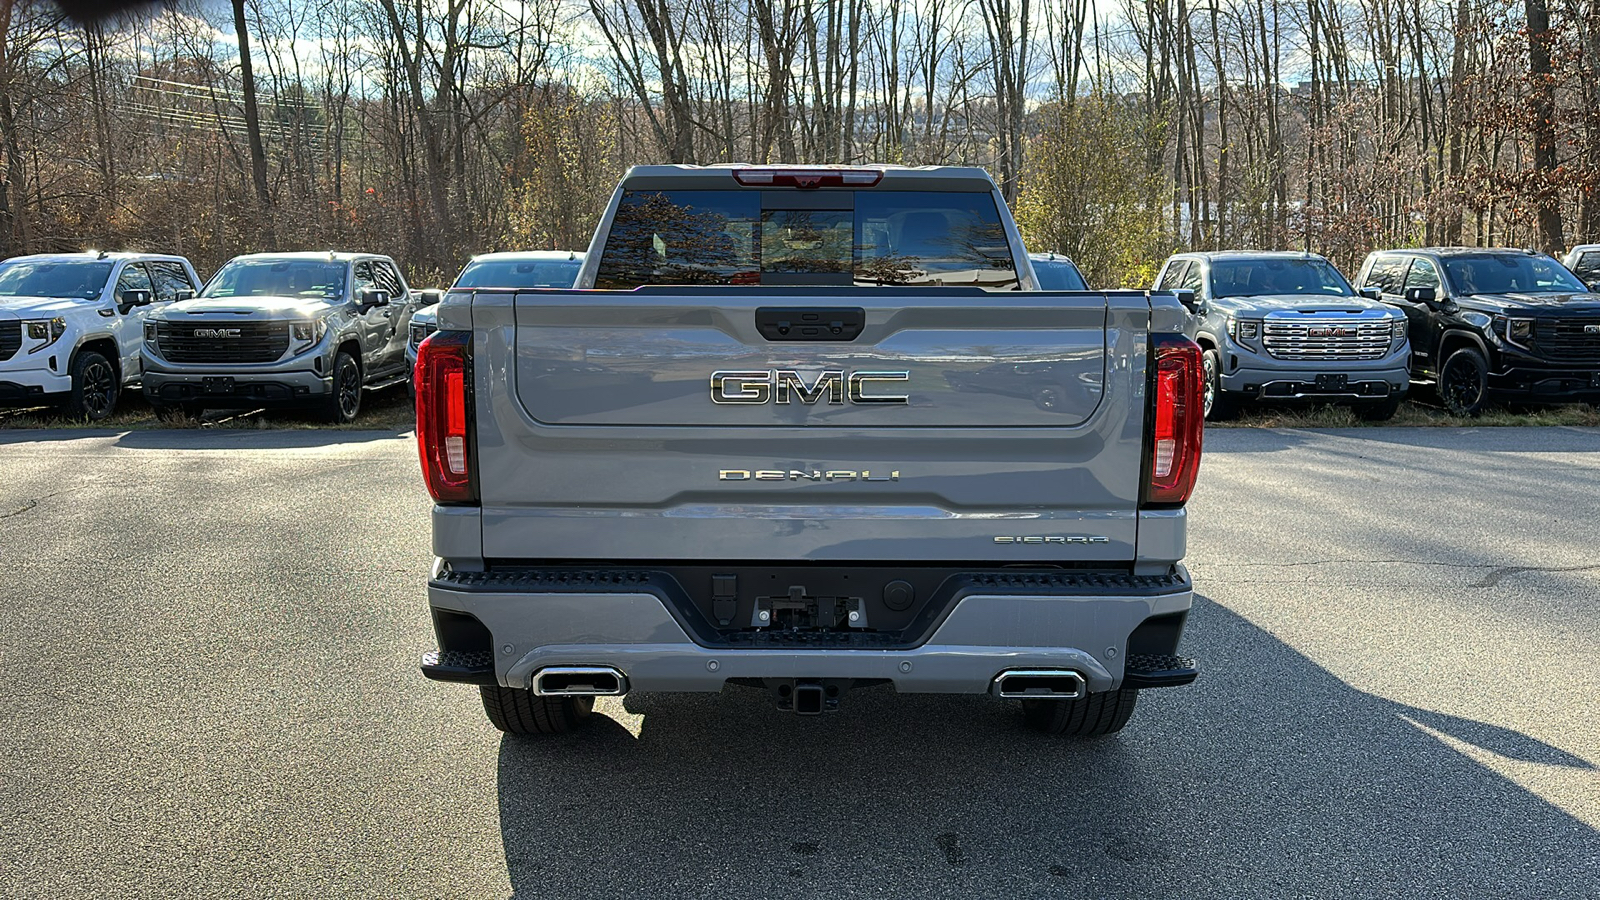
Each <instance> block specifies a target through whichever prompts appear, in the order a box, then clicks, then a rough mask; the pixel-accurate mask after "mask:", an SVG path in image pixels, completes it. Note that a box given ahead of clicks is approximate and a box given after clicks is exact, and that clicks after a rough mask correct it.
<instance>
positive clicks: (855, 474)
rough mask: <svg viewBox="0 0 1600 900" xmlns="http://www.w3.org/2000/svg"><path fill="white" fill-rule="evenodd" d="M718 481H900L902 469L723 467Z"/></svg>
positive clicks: (718, 475) (718, 474)
mask: <svg viewBox="0 0 1600 900" xmlns="http://www.w3.org/2000/svg"><path fill="white" fill-rule="evenodd" d="M717 480H718V481H899V480H900V470H899V469H895V470H894V471H892V472H890V473H889V474H887V475H874V474H872V473H871V472H870V471H868V470H866V469H860V470H857V469H829V470H827V471H823V470H821V469H723V470H722V471H720V472H718V473H717Z"/></svg>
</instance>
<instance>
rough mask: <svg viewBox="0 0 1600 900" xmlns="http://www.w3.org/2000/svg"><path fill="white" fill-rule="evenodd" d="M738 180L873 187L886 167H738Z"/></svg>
mask: <svg viewBox="0 0 1600 900" xmlns="http://www.w3.org/2000/svg"><path fill="white" fill-rule="evenodd" d="M733 177H734V180H735V181H738V182H739V183H740V184H743V185H746V186H752V187H754V186H766V185H772V186H773V187H797V188H817V187H872V186H873V185H875V184H877V183H878V182H879V181H882V180H883V170H882V169H846V168H842V167H834V166H799V167H795V168H757V167H754V166H751V167H747V168H742V169H734V170H733Z"/></svg>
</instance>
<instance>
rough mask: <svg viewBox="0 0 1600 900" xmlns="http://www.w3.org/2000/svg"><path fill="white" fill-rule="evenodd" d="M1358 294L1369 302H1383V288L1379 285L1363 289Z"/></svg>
mask: <svg viewBox="0 0 1600 900" xmlns="http://www.w3.org/2000/svg"><path fill="white" fill-rule="evenodd" d="M1356 293H1358V294H1360V295H1361V296H1363V297H1365V298H1367V299H1368V300H1373V301H1380V302H1381V301H1382V300H1383V288H1381V287H1378V286H1377V285H1368V286H1367V287H1364V288H1362V289H1361V290H1359V291H1357V292H1356Z"/></svg>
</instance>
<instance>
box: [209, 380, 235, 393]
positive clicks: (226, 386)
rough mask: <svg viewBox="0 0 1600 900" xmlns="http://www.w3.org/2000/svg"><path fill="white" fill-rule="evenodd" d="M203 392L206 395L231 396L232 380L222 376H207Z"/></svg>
mask: <svg viewBox="0 0 1600 900" xmlns="http://www.w3.org/2000/svg"><path fill="white" fill-rule="evenodd" d="M205 391H206V393H207V394H232V393H233V379H232V378H228V377H223V376H216V377H212V376H208V377H207V378H206V379H205Z"/></svg>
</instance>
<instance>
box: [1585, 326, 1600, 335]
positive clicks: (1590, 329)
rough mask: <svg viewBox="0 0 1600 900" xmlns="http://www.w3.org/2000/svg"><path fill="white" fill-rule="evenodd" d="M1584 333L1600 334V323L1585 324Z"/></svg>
mask: <svg viewBox="0 0 1600 900" xmlns="http://www.w3.org/2000/svg"><path fill="white" fill-rule="evenodd" d="M1583 333H1584V334H1600V325H1585V326H1583Z"/></svg>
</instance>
